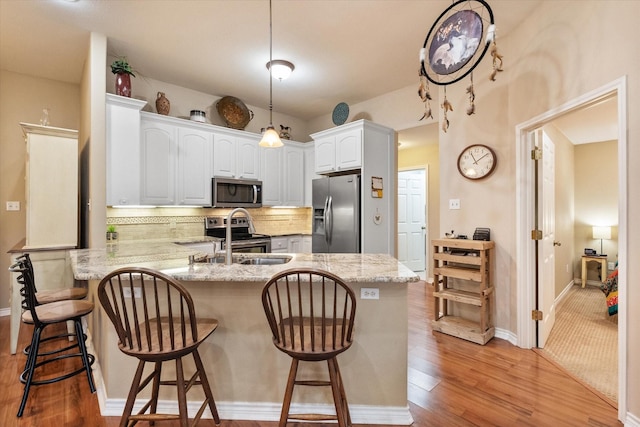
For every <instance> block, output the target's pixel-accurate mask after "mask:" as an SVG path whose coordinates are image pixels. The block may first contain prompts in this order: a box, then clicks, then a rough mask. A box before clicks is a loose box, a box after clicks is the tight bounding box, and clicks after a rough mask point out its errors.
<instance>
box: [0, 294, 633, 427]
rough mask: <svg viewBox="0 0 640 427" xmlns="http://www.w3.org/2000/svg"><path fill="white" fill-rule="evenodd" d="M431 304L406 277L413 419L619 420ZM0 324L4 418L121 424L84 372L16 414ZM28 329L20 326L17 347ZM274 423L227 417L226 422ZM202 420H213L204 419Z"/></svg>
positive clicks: (533, 358) (541, 363) (571, 385)
mask: <svg viewBox="0 0 640 427" xmlns="http://www.w3.org/2000/svg"><path fill="white" fill-rule="evenodd" d="M432 310H433V303H432V298H431V288H430V287H428V286H426V287H425V285H424V282H418V283H414V284H411V285H409V389H408V392H409V393H408V396H409V407H410V409H411V414H412V416H413V418H414V424H413V425H414V426H419V427H422V426H425V427H427V426H429V427H431V426H446V427H451V426H554V427H555V426H600V427H602V426H622V423H620V422H618V421H617V410H616V409H615V408H613V407H612V406H610V405H609V404H607V403H606V402H605V401H603V400H602V399H600V398H599V397H597V396H596V395H595V394H593V393H592V392H590V391H589V390H588V389H587V388H586V387H584V386H583V385H581V384H580V383H578V382H577V381H575V380H574V379H572V378H571V377H570V376H569V375H567V374H566V373H564V372H563V371H561V370H560V369H558V368H557V367H556V366H554V365H553V364H551V363H550V362H548V361H547V360H545V359H544V358H542V357H541V356H539V355H538V354H536V352H534V351H532V350H523V349H520V348H518V347H515V346H513V345H511V344H509V343H508V342H506V341H503V340H499V339H493V340H491V341H490V342H489V343H488V344H487V345H485V346H480V345H477V344H473V343H470V342H467V341H464V340H461V339H458V338H454V337H450V336H447V335H443V334H440V333H437V332H436V333H434V332H432V331H431V327H430V321H431V318H432ZM0 331H1V332H0V387H1V388H0V426H4V427H9V426H21V427H115V426H118V424H119V417H101V416H100V409H99V407H98V402H97V397H96V396H95V395H91V394H89V392H88V390H89V389H88V385H87V380H86V377H84V376H82V375H79V376H76V377H73V378H71V379H68V380H65V381H63V382H59V383H55V384H51V385H44V386H39V387H34V388H32V391H31V395H30V396H29V401H28V402H27V409H26V410H25V414H24V416H23V417H22V418H20V419H19V418H16V412H17V409H18V404H19V402H20V398H21V395H22V389H23V387H22V384H21V383H20V382H19V381H18V375H19V374H20V371H21V370H22V369H23V366H24V361H25V357H24V356H23V355H22V354H18V355H15V356H11V355H10V354H9V317H2V318H0ZM30 334H31V331H30V329H28V328H27V327H23V329H22V330H21V333H20V342H19V348H23V347H24V345H25V343H26V341H28V339H29V338H30ZM51 365H55V364H51ZM52 368H55V367H54V366H52ZM123 380H126V381H127V383H128V382H129V381H130V379H129V378H127V379H123ZM283 392H284V391H283ZM221 415H222V416H224V414H221ZM140 425H143V426H144V425H146V424H145V423H140ZM157 425H158V426H164V427H175V426H177V424H176V423H158V424H157ZM276 425H277V423H276V422H257V421H228V420H223V421H222V424H221V426H222V427H256V426H260V427H275V426H276ZM302 425H304V424H303V423H291V424H289V426H293V427H295V426H302ZM313 425H314V426H316V427H322V426H335V424H313ZM199 426H200V427H211V426H214V423H213V421H212V420H202V421H201V422H200V423H199ZM364 427H367V426H364Z"/></svg>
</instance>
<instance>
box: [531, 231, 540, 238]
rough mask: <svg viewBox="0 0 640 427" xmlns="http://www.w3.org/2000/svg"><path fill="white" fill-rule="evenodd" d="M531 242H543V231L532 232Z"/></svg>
mask: <svg viewBox="0 0 640 427" xmlns="http://www.w3.org/2000/svg"><path fill="white" fill-rule="evenodd" d="M531 240H542V230H531Z"/></svg>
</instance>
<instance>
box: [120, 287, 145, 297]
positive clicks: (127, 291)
mask: <svg viewBox="0 0 640 427" xmlns="http://www.w3.org/2000/svg"><path fill="white" fill-rule="evenodd" d="M122 293H123V294H124V297H125V298H131V288H129V287H124V288H122ZM133 293H134V294H135V296H136V298H142V289H140V288H139V287H137V286H136V287H134V288H133Z"/></svg>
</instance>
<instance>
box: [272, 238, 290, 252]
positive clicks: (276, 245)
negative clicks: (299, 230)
mask: <svg viewBox="0 0 640 427" xmlns="http://www.w3.org/2000/svg"><path fill="white" fill-rule="evenodd" d="M271 252H273V253H287V252H289V238H288V237H287V236H280V237H272V238H271Z"/></svg>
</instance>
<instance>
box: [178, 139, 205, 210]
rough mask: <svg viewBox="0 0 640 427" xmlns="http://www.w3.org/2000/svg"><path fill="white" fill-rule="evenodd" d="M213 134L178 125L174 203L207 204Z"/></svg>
mask: <svg viewBox="0 0 640 427" xmlns="http://www.w3.org/2000/svg"><path fill="white" fill-rule="evenodd" d="M212 159H213V135H212V134H211V132H206V131H204V130H200V129H191V128H178V179H177V185H178V188H177V190H178V203H177V204H179V205H196V206H210V205H211V176H212V175H211V171H212Z"/></svg>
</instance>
